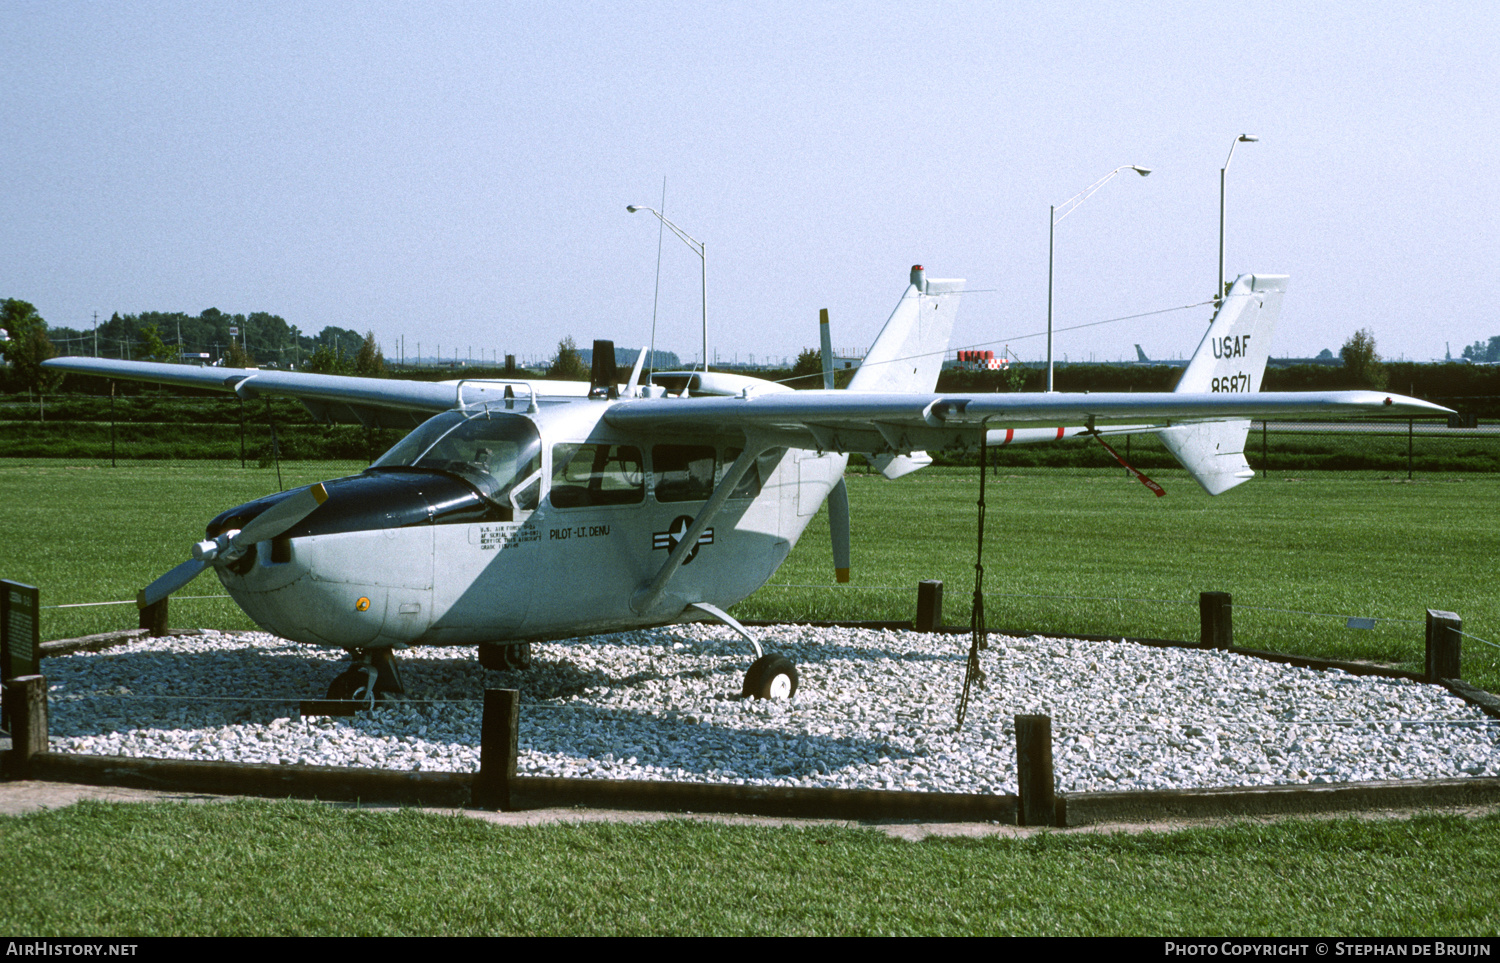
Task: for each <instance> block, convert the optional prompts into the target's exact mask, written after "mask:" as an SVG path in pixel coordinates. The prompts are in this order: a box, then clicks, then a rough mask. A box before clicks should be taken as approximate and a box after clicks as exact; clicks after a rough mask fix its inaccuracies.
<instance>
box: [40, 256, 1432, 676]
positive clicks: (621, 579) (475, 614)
mask: <svg viewBox="0 0 1500 963" xmlns="http://www.w3.org/2000/svg"><path fill="white" fill-rule="evenodd" d="M1285 288H1286V278H1285V277H1280V276H1267V275H1245V276H1243V277H1241V278H1240V279H1239V280H1237V281H1236V282H1235V284H1234V286H1233V287H1232V288H1231V290H1230V292H1229V294H1228V295H1227V296H1226V298H1225V299H1224V302H1223V306H1222V307H1221V308H1220V310H1219V312H1218V314H1217V315H1216V317H1215V319H1214V321H1213V323H1212V325H1211V326H1210V328H1209V330H1208V331H1207V333H1206V334H1205V336H1204V341H1203V344H1202V345H1200V347H1199V350H1198V351H1197V352H1196V353H1195V355H1194V358H1193V360H1192V363H1191V364H1190V365H1189V367H1188V369H1187V370H1186V371H1185V372H1184V373H1183V376H1182V382H1181V383H1180V384H1179V389H1180V390H1178V391H1176V392H1143V393H1094V394H1089V393H1083V394H1060V393H1048V394H991V393H977V394H970V393H964V392H958V393H948V394H935V393H933V388H934V386H935V385H936V382H937V376H938V372H939V369H940V367H941V364H942V360H943V356H944V353H945V351H946V348H947V345H948V340H949V335H950V333H951V331H952V327H953V321H954V318H955V316H956V314H957V310H958V302H959V296H960V294H961V292H962V290H963V282H962V281H956V280H937V279H929V278H928V277H927V276H926V273H925V272H924V270H923V269H922V268H921V267H920V266H917V267H914V268H912V271H911V276H910V280H909V284H908V285H907V287H906V289H905V291H904V292H903V293H902V295H901V298H900V300H899V302H898V303H897V306H896V309H895V311H894V312H893V313H892V314H891V316H890V319H889V320H887V321H886V323H885V326H884V328H883V329H882V330H881V332H880V335H879V337H878V338H877V339H876V340H875V342H874V344H873V346H872V347H871V348H870V351H869V353H868V354H867V355H866V356H865V358H864V360H863V362H862V363H861V365H860V367H859V368H858V370H857V371H856V372H855V373H854V376H853V378H852V379H851V381H850V383H849V386H848V388H847V389H843V390H829V389H824V390H813V391H792V390H790V389H788V388H787V387H786V386H785V385H780V384H774V383H771V382H767V381H762V380H760V379H757V378H752V377H747V376H744V375H734V374H725V373H720V372H702V371H698V372H675V373H658V374H657V375H655V376H654V379H653V383H644V382H643V380H642V379H641V370H642V362H643V361H644V358H645V352H642V353H641V355H639V356H638V357H637V360H636V364H635V369H634V370H633V371H632V372H631V373H630V375H629V377H628V378H627V379H626V380H625V381H624V382H623V383H621V382H620V381H619V379H618V376H617V374H616V373H615V370H614V366H613V364H612V363H610V362H611V361H612V360H613V357H614V355H613V350H612V349H611V348H607V347H604V344H605V343H603V342H600V343H599V344H600V346H599V347H596V349H595V352H594V357H595V360H596V365H595V368H594V375H593V379H592V381H591V383H589V384H584V383H577V384H569V383H561V382H540V381H524V380H522V381H474V380H458V381H450V382H445V383H441V384H434V383H430V382H418V381H396V380H381V379H367V378H355V377H342V376H334V375H317V374H303V373H298V372H284V371H265V370H254V369H248V370H247V369H226V368H200V367H189V366H185V365H170V364H154V363H150V362H132V361H110V360H105V359H91V358H58V359H54V360H52V361H49V362H47V364H48V366H50V367H52V368H55V369H58V370H62V371H70V372H76V373H79V374H87V375H96V376H103V377H108V378H126V379H135V380H143V381H154V382H162V383H168V384H178V385H186V386H192V387H199V388H216V389H219V390H223V391H232V392H234V393H235V394H237V395H239V396H240V397H241V398H257V397H263V396H287V397H293V398H297V399H300V400H301V401H302V402H303V403H304V404H305V405H306V406H307V407H308V408H309V410H311V411H312V412H313V414H314V415H315V416H317V417H319V418H322V419H324V420H331V421H351V420H352V421H358V422H360V423H363V424H367V425H383V426H393V427H394V426H400V427H408V428H414V429H415V430H413V431H411V433H410V434H408V435H407V436H406V437H405V438H403V439H402V440H401V441H400V442H398V443H397V444H396V445H395V447H393V448H392V449H391V450H390V451H388V452H386V453H385V454H384V455H382V456H381V457H380V458H378V459H376V461H375V462H374V463H373V464H372V465H371V466H370V467H369V468H368V469H367V470H365V471H364V472H362V473H360V474H358V475H353V476H349V477H345V478H336V479H332V480H330V481H326V482H323V483H322V484H319V485H313V486H310V487H306V488H298V489H295V490H292V491H288V492H279V493H276V494H273V495H268V496H266V497H264V498H260V499H257V500H255V501H252V502H249V503H248V504H245V505H240V506H238V507H235V508H231V509H229V510H228V511H225V512H223V513H221V514H220V515H218V516H217V517H216V518H214V519H213V520H212V521H211V522H209V524H208V528H207V533H206V535H207V537H206V539H205V540H203V541H200V542H198V543H197V544H196V545H194V546H193V548H192V553H191V558H189V559H188V560H187V561H185V562H183V563H182V564H180V565H178V566H177V567H176V568H173V569H172V570H171V571H169V572H167V573H166V574H165V575H163V576H161V577H160V578H158V579H157V580H156V581H154V582H152V583H151V584H150V585H148V586H147V587H146V588H145V589H144V590H143V591H142V593H141V598H140V600H139V601H140V604H141V605H142V606H147V605H151V604H154V603H156V602H158V601H159V600H161V599H163V598H165V597H167V596H168V595H169V594H170V593H172V592H174V591H176V590H177V589H179V588H181V587H183V586H184V585H186V584H187V583H188V582H189V581H191V580H192V579H193V578H195V577H196V576H197V575H198V574H199V573H201V572H202V571H204V570H205V569H208V568H212V569H213V570H214V572H215V574H216V575H217V576H218V577H219V580H220V582H222V583H223V585H224V587H225V588H226V589H227V590H228V591H229V593H230V595H231V596H232V597H233V598H234V600H235V601H236V602H237V603H238V604H239V605H240V607H241V608H243V609H244V610H245V612H246V613H247V614H248V615H249V616H250V617H251V618H252V619H253V620H254V621H255V622H256V624H258V625H260V626H261V627H262V628H264V629H266V630H267V631H270V632H274V633H276V634H277V635H280V636H282V637H284V638H288V639H293V640H296V641H300V642H305V643H309V644H312V645H320V646H330V647H335V648H343V649H346V650H347V651H349V653H350V654H351V664H350V667H349V668H348V669H347V670H346V671H344V672H342V673H341V674H340V675H339V676H338V677H337V678H336V679H335V680H334V681H333V684H332V685H331V686H330V687H329V696H330V698H369V699H370V700H371V704H373V700H374V697H375V694H376V693H378V692H386V693H400V692H401V691H402V690H401V682H400V674H399V671H398V670H397V667H396V662H395V660H394V658H393V655H392V653H393V651H395V650H399V649H404V648H407V647H409V646H416V645H436V646H445V645H475V644H477V645H478V646H479V658H480V661H481V663H483V664H485V665H486V666H490V667H494V668H519V667H523V666H525V665H528V664H529V662H530V658H531V655H530V644H531V642H533V641H537V640H546V639H563V638H570V637H574V636H579V635H585V634H592V633H599V632H612V631H621V630H626V629H635V628H642V627H647V626H657V625H666V624H672V623H677V622H687V621H701V620H706V619H716V620H719V621H722V622H724V623H726V624H728V625H730V626H733V627H735V628H736V629H737V630H738V631H740V632H741V633H742V634H743V635H744V636H745V638H746V639H747V640H748V641H749V643H750V645H751V646H752V647H753V648H754V650H755V653H756V656H757V658H756V659H755V661H754V663H753V664H752V665H751V666H750V668H749V671H748V672H747V673H746V675H745V679H744V685H743V692H744V694H745V695H747V696H758V697H778V698H786V697H790V696H791V695H792V694H793V693H794V692H795V691H796V688H797V682H798V678H797V669H796V667H795V666H793V665H792V664H791V662H790V661H788V660H787V659H785V658H783V657H782V656H780V655H776V654H768V653H764V652H762V651H761V648H760V645H759V643H758V642H756V641H755V639H754V637H753V636H752V635H751V633H749V632H748V631H746V630H745V629H744V627H743V626H741V625H739V623H738V622H736V621H735V620H734V618H733V617H731V616H730V615H729V614H728V613H727V612H726V611H725V610H726V609H727V608H729V607H730V606H732V605H734V604H735V603H736V602H738V601H740V600H741V599H744V598H745V597H746V596H748V595H750V594H751V593H752V592H754V591H755V590H756V589H758V588H759V587H760V586H762V585H764V584H765V583H766V581H767V580H768V579H769V578H770V577H771V575H772V574H773V573H774V572H775V571H776V569H777V568H778V567H779V566H780V565H781V563H782V561H783V560H784V559H785V558H786V557H787V554H788V553H789V552H790V551H791V549H792V546H793V545H795V544H796V542H797V539H798V538H799V537H800V536H801V534H802V532H803V531H804V529H805V528H806V526H807V525H808V523H809V521H810V520H811V519H812V516H813V515H814V514H815V513H816V512H817V511H818V509H819V507H820V506H821V505H822V504H823V503H824V501H825V500H828V499H830V496H832V500H831V501H830V511H831V527H832V528H833V531H834V540H835V558H836V563H835V564H836V565H839V567H841V568H843V569H847V568H848V544H849V512H848V496H847V493H846V491H845V488H844V482H843V473H844V467H845V464H846V462H847V460H848V454H849V453H850V452H861V453H865V454H867V455H869V456H870V457H871V458H872V459H873V461H874V463H875V464H876V465H877V466H878V467H879V468H880V469H881V471H882V472H883V473H884V474H885V475H886V476H887V477H890V478H895V477H899V476H900V475H903V474H906V473H908V472H911V471H915V470H917V469H919V468H921V467H922V465H923V464H924V463H926V462H927V461H929V459H928V458H927V456H926V454H925V452H926V451H929V450H940V449H949V448H960V449H973V448H975V447H977V446H978V445H979V444H980V443H981V440H982V439H983V440H984V441H985V442H987V443H990V444H1003V443H1006V442H1010V443H1017V442H1018V441H1024V440H1041V438H1044V437H1046V436H1048V435H1050V436H1051V437H1052V438H1057V437H1062V436H1063V435H1064V434H1065V433H1066V432H1067V431H1068V430H1069V429H1067V428H1064V427H1055V426H1066V425H1081V426H1083V427H1082V428H1079V429H1072V431H1073V432H1074V433H1077V432H1080V431H1086V432H1099V433H1106V432H1110V431H1111V430H1115V431H1126V430H1134V431H1155V432H1157V433H1158V434H1159V435H1160V437H1161V438H1162V439H1163V441H1164V442H1165V443H1166V444H1167V446H1168V447H1169V448H1170V449H1171V450H1172V451H1173V453H1174V454H1175V455H1176V456H1177V457H1178V458H1179V459H1180V460H1181V461H1182V462H1183V463H1184V465H1185V466H1187V468H1188V469H1189V471H1191V472H1192V473H1193V475H1194V477H1195V478H1197V479H1198V480H1199V482H1200V483H1201V484H1203V485H1204V487H1205V489H1207V490H1208V491H1210V492H1214V493H1216V492H1218V491H1223V490H1226V489H1227V488H1229V487H1232V486H1233V485H1236V484H1239V483H1240V482H1242V481H1244V480H1245V479H1246V478H1247V477H1248V475H1249V470H1248V466H1247V465H1246V463H1245V459H1244V455H1243V446H1244V433H1245V428H1246V427H1247V426H1248V422H1247V421H1246V419H1249V418H1264V417H1282V416H1286V415H1292V414H1319V415H1324V416H1338V415H1349V414H1390V415H1401V416H1403V417H1407V416H1420V415H1443V414H1447V413H1448V409H1446V408H1442V407H1440V406H1438V405H1434V404H1429V403H1428V402H1425V401H1420V400H1417V399H1415V398H1405V397H1401V396H1399V395H1390V394H1384V393H1379V392H1371V391H1350V392H1289V393H1276V394H1262V393H1259V392H1258V388H1259V385H1260V377H1261V372H1262V370H1263V368H1264V366H1265V360H1266V355H1267V351H1268V349H1269V347H1270V343H1269V342H1270V338H1269V329H1270V324H1271V323H1272V322H1273V321H1274V320H1275V317H1276V315H1277V313H1278V312H1279V310H1280V304H1281V298H1282V294H1283V293H1284V291H1285ZM825 357H829V354H828V353H827V352H825ZM828 377H831V375H830V373H829V372H827V371H825V378H828ZM1122 426H1123V427H1122ZM1032 434H1035V435H1037V437H1036V438H1030V437H1027V436H1029V435H1032Z"/></svg>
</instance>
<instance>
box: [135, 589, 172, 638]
mask: <svg viewBox="0 0 1500 963" xmlns="http://www.w3.org/2000/svg"><path fill="white" fill-rule="evenodd" d="M169 597H170V596H169ZM140 627H141V628H143V629H145V630H146V631H147V632H150V633H151V637H152V638H153V639H159V638H162V637H163V636H165V635H166V634H167V599H162V600H161V601H159V602H154V603H152V604H151V605H146V606H142V608H141V624H140Z"/></svg>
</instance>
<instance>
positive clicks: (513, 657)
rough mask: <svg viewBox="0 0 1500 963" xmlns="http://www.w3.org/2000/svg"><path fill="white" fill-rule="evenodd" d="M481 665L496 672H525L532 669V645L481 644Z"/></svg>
mask: <svg viewBox="0 0 1500 963" xmlns="http://www.w3.org/2000/svg"><path fill="white" fill-rule="evenodd" d="M479 664H480V665H482V666H484V667H485V668H486V669H494V670H495V671H496V672H512V671H516V672H524V671H525V670H527V669H529V668H531V643H530V642H511V643H508V644H505V645H495V644H491V643H480V645H479Z"/></svg>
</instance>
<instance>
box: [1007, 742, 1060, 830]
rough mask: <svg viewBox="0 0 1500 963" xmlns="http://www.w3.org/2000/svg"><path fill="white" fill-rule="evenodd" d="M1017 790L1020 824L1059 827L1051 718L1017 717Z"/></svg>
mask: <svg viewBox="0 0 1500 963" xmlns="http://www.w3.org/2000/svg"><path fill="white" fill-rule="evenodd" d="M1016 787H1017V789H1016V796H1017V799H1016V825H1018V826H1056V825H1058V819H1057V796H1056V794H1055V792H1054V789H1053V779H1052V717H1051V716H1016Z"/></svg>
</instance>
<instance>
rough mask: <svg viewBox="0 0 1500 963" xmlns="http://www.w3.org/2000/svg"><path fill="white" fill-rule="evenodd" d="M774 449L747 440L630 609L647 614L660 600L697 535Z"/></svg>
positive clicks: (636, 595)
mask: <svg viewBox="0 0 1500 963" xmlns="http://www.w3.org/2000/svg"><path fill="white" fill-rule="evenodd" d="M771 447H772V446H771V445H768V444H766V443H764V442H762V441H760V440H758V439H751V438H748V437H747V438H746V439H745V448H744V450H743V451H741V452H740V456H739V457H738V458H736V459H735V460H734V464H732V465H730V466H729V470H728V471H727V472H725V473H724V478H723V480H722V481H720V482H719V485H718V487H717V488H715V489H714V493H713V494H712V495H711V496H709V499H708V501H707V502H706V503H705V504H704V506H703V508H702V509H700V510H699V512H698V515H697V517H695V518H694V519H693V524H691V525H689V526H688V530H687V532H686V533H684V534H683V536H682V538H680V539H678V541H677V547H676V548H674V549H672V554H670V555H668V556H667V560H666V562H664V563H663V564H662V567H661V568H660V569H659V570H658V571H657V573H656V576H655V577H654V578H652V579H651V582H650V583H649V584H647V585H645V586H643V587H642V588H640V589H639V590H638V591H637V592H636V593H635V595H634V596H633V597H632V598H631V599H630V607H631V608H632V609H634V610H635V612H636V613H637V614H639V615H647V614H648V613H650V612H651V610H652V609H654V608H655V607H656V605H657V603H658V602H660V601H661V597H662V593H663V592H665V591H666V589H667V583H668V582H670V581H671V580H672V576H673V575H676V574H677V570H678V569H680V568H682V560H683V559H684V558H686V557H687V554H688V553H689V552H691V551H692V550H693V549H694V548H695V547H696V546H697V544H698V536H700V535H702V534H703V530H704V529H705V528H707V527H708V523H709V522H711V521H713V520H714V516H715V515H717V514H719V509H721V508H723V507H724V503H725V502H726V501H728V500H729V493H730V492H732V491H734V489H735V487H736V486H737V485H739V483H740V480H741V479H743V478H744V477H745V474H746V473H747V472H748V471H749V470H750V468H751V466H753V465H754V464H755V459H756V458H758V457H760V456H761V454H762V453H764V452H765V451H766V450H767V449H768V448H771Z"/></svg>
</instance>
